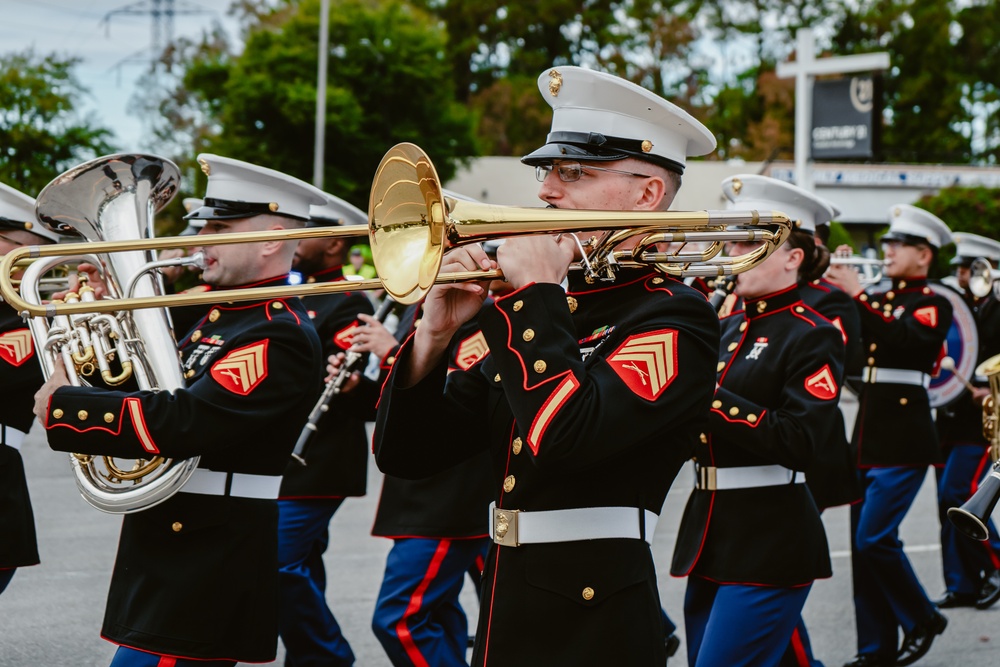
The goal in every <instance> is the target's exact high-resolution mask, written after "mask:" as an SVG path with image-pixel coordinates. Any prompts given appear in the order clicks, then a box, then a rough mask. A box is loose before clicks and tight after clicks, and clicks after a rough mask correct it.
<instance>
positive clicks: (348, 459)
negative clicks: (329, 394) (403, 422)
mask: <svg viewBox="0 0 1000 667" xmlns="http://www.w3.org/2000/svg"><path fill="white" fill-rule="evenodd" d="M343 279H344V275H343V273H342V271H341V267H340V266H336V267H332V268H330V269H327V270H325V271H321V272H319V273H316V274H314V275H311V276H309V277H307V278H306V282H307V283H314V282H331V281H337V280H343ZM302 303H303V305H304V306H305V308H306V310H307V312H308V313H309V317H310V319H311V320H312V322H313V325H314V326H315V327H316V332H317V333H318V334H319V339H320V343H321V344H322V346H323V360H324V363H323V364H322V365H323V367H324V368H325V367H326V363H325V360H326V358H327V357H329V356H330V355H332V354H336V353H338V352H346V351H347V348H349V347H350V346H351V343H350V337H351V336H352V335H353V333H354V329H355V328H357V327H358V326H359V325H361V324H364V323H363V322H361V321H360V320H358V313H365V314H366V315H372V314H373V313H374V310H373V309H372V304H371V301H369V300H368V297H366V296H365V295H364V294H363V293H361V292H340V293H338V294H321V295H315V296H307V297H304V298H303V299H302ZM367 356H368V355H367V354H366V355H365V357H366V359H365V361H367ZM321 390H322V384H321V385H320V386H319V387H317V389H316V394H317V396H316V398H318V394H319V392H320V391H321ZM376 398H377V394H372V393H371V392H368V393H365V392H356V393H355V392H348V393H346V394H341V395H337V396H334V397H333V398H332V399H331V400H330V403H329V410H328V411H327V412H326V413H325V414H324V415H323V416H322V417H320V420H319V422H318V423H317V424H316V432H315V433H313V435H312V438H311V439H310V441H309V444H308V445H307V449H306V451H305V458H306V462H307V464H308V465H305V466H303V465H301V464H299V463H297V462H294V461H289V464H288V467H287V468H286V469H285V475H284V477H283V478H282V480H281V493H280V496H279V497H280V498H282V499H288V500H291V499H299V500H304V499H308V498H345V497H347V496H363V495H365V490H366V487H367V482H368V434H367V432H366V431H365V421H369V420H373V419H375V400H376ZM310 407H311V406H310ZM302 426H304V424H302Z"/></svg>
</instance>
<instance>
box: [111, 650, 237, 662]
mask: <svg viewBox="0 0 1000 667" xmlns="http://www.w3.org/2000/svg"><path fill="white" fill-rule="evenodd" d="M235 664H236V661H235V660H189V659H186V658H175V657H173V656H169V655H158V654H156V653H147V652H145V651H138V650H136V649H134V648H128V647H127V646H119V647H118V650H117V651H115V656H114V657H113V658H112V659H111V667H233V666H234V665H235Z"/></svg>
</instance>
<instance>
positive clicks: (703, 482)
mask: <svg viewBox="0 0 1000 667" xmlns="http://www.w3.org/2000/svg"><path fill="white" fill-rule="evenodd" d="M715 471H716V467H715V466H702V467H699V468H698V488H699V489H701V490H702V491H715V490H716V488H717V487H718V482H717V476H716V474H715Z"/></svg>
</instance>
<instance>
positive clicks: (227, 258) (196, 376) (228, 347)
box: [35, 155, 325, 667]
mask: <svg viewBox="0 0 1000 667" xmlns="http://www.w3.org/2000/svg"><path fill="white" fill-rule="evenodd" d="M198 160H199V163H200V164H201V166H202V169H203V171H204V172H205V173H206V174H207V175H208V187H207V191H206V193H205V202H204V205H203V206H202V207H201V208H199V209H197V210H196V211H194V212H193V213H191V214H189V216H188V217H189V218H197V219H203V220H205V226H204V227H203V228H202V230H201V232H199V233H200V234H202V235H206V234H226V233H230V232H241V231H258V230H267V229H272V230H273V229H292V228H298V227H302V226H303V225H304V222H305V220H306V219H308V217H309V206H310V205H311V204H314V203H315V204H319V203H323V202H324V201H325V200H324V199H323V197H322V193H321V192H320V191H319V190H316V189H315V188H313V187H312V186H310V185H308V184H306V183H303V182H302V181H299V180H297V179H294V178H291V177H289V176H285V175H284V174H280V173H278V172H276V171H273V170H270V169H265V168H263V167H258V166H256V165H252V164H248V163H245V162H240V161H238V160H232V159H229V158H224V157H218V156H215V155H201V156H199V158H198ZM204 251H205V256H206V268H205V271H204V274H203V279H204V280H205V282H206V283H208V284H209V285H211V286H212V287H228V288H245V287H250V286H268V285H280V284H286V283H287V277H288V272H289V269H290V268H291V263H292V256H293V253H294V251H295V244H293V243H288V242H283V241H274V242H265V243H255V244H230V245H217V246H206V247H205V249H204ZM93 282H94V283H95V284H96V281H93ZM179 349H180V355H181V363H182V369H183V372H184V377H185V378H186V380H187V384H186V386H184V387H182V388H179V389H177V390H176V391H173V392H169V391H158V392H153V391H138V392H132V393H126V392H119V391H105V390H102V389H98V388H93V387H73V386H69V385H68V382H67V379H66V375H65V372H64V371H63V370H62V366H61V365H59V366H58V367H57V369H56V372H54V373H53V374H52V376H51V377H50V378H49V380H48V381H47V382H46V383H45V385H43V386H42V388H41V389H40V390H39V391H38V393H37V394H36V395H35V414H36V415H37V416H38V417H39V419H40V420H41V421H42V424H43V426H44V427H45V430H46V433H47V435H48V440H49V446H50V447H52V448H53V449H55V450H57V451H65V452H80V453H84V454H93V455H110V456H120V457H123V458H139V457H147V458H148V457H150V455H163V456H165V457H168V458H189V457H192V456H200V464H199V467H198V468H196V469H195V471H194V474H193V475H192V476H191V478H190V479H189V480H188V481H187V482H186V483H185V485H184V486H183V487H182V489H181V490H180V492H178V493H176V494H174V495H173V496H171V497H169V498H168V499H167V500H165V501H164V502H162V503H161V504H158V505H156V506H154V507H151V508H149V509H146V510H144V511H141V512H137V513H132V514H127V515H126V516H125V517H124V521H123V524H122V531H121V537H120V539H119V543H118V554H117V559H116V562H115V567H114V571H113V573H112V578H111V587H110V591H109V593H108V602H107V607H106V609H105V615H104V624H103V628H102V632H101V635H102V637H104V638H105V639H108V640H109V641H111V642H113V643H116V644H118V645H119V647H118V650H117V652H116V653H115V656H114V658H113V660H112V663H111V664H112V665H113V666H114V667H145V666H149V665H163V664H167V662H166V661H169V664H171V665H175V666H177V667H181V666H189V665H190V666H193V665H198V666H199V667H204V666H205V665H218V666H225V665H233V664H235V663H236V662H237V661H242V662H268V661H271V660H273V659H274V656H275V653H276V647H277V637H278V619H277V616H278V609H277V606H276V604H275V602H276V600H277V596H278V564H277V523H278V508H277V502H276V500H275V499H276V498H277V495H278V489H279V485H280V483H281V474H282V472H283V471H284V469H285V466H286V464H287V462H288V459H289V455H290V453H291V450H292V446H293V445H294V443H295V439H296V437H297V435H298V433H299V430H300V429H301V427H302V424H303V422H304V421H305V419H306V414H307V412H308V410H309V406H310V404H311V403H312V402H313V401H314V400H315V396H316V392H317V390H318V387H319V386H320V381H321V378H320V375H321V372H320V367H321V356H320V344H319V339H318V337H317V335H316V331H315V329H314V328H313V326H312V324H311V323H310V321H309V316H308V314H307V313H306V311H305V308H304V307H303V306H302V303H301V302H300V301H299V299H298V298H286V299H283V298H275V299H262V300H257V301H250V302H246V303H236V304H228V305H227V304H225V303H220V304H217V305H215V306H213V307H211V308H206V309H205V314H204V315H203V316H202V318H201V319H200V321H199V322H198V324H197V325H196V328H194V329H193V330H192V331H190V332H188V333H187V335H185V336H184V337H183V338H182V339H181V340H180V344H179ZM161 659H163V660H164V661H161Z"/></svg>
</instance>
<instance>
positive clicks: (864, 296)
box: [858, 294, 868, 301]
mask: <svg viewBox="0 0 1000 667" xmlns="http://www.w3.org/2000/svg"><path fill="white" fill-rule="evenodd" d="M867 300H868V295H867V294H861V295H859V296H858V301H867Z"/></svg>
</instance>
